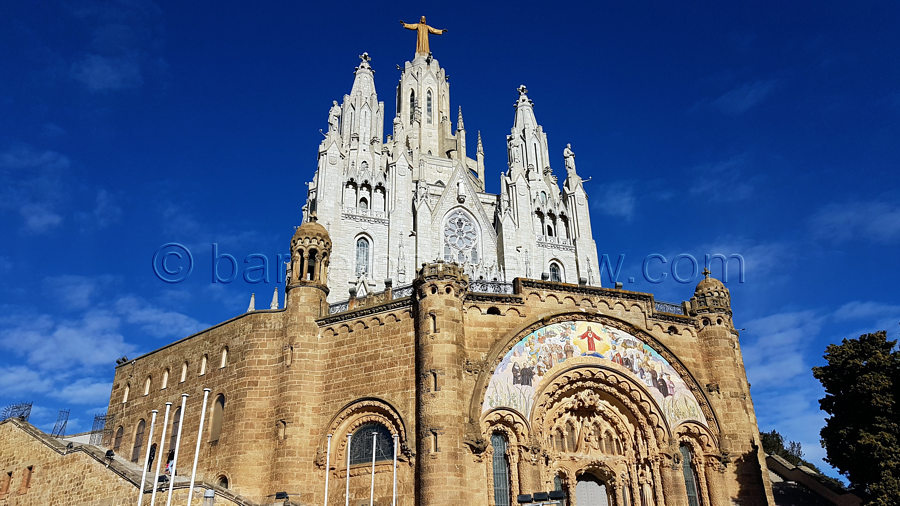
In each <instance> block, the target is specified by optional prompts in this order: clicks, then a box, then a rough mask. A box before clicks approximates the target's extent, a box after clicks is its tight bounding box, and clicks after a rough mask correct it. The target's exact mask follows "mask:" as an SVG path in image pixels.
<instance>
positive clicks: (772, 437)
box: [759, 429, 815, 468]
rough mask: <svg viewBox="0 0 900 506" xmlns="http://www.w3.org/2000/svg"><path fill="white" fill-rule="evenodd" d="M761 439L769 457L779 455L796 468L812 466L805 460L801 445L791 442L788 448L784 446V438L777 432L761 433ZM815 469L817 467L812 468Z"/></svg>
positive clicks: (773, 430)
mask: <svg viewBox="0 0 900 506" xmlns="http://www.w3.org/2000/svg"><path fill="white" fill-rule="evenodd" d="M759 437H760V439H761V440H762V446H763V450H764V451H765V452H766V453H768V454H769V455H778V456H779V457H781V458H783V459H784V460H786V461H788V462H790V463H791V464H793V465H795V466H807V467H809V466H811V464H810V463H809V462H806V461H805V460H803V448H802V447H801V446H800V443H798V442H796V441H791V442H789V443H788V446H785V445H784V436H782V435H781V434H780V433H779V432H778V431H777V430H775V429H772V431H771V432H760V433H759ZM812 467H813V468H814V467H815V466H812Z"/></svg>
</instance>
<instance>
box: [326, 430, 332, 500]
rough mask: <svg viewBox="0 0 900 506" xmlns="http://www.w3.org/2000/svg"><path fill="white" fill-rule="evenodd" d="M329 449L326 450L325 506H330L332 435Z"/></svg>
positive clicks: (329, 438)
mask: <svg viewBox="0 0 900 506" xmlns="http://www.w3.org/2000/svg"><path fill="white" fill-rule="evenodd" d="M327 439H328V442H327V443H325V444H326V445H328V448H327V449H326V450H325V506H328V476H329V475H330V474H331V434H329V435H328V438H327Z"/></svg>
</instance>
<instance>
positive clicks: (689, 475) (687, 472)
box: [680, 444, 700, 506]
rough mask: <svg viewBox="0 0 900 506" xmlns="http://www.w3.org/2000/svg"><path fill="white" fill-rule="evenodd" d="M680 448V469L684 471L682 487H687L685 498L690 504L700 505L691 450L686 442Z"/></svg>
mask: <svg viewBox="0 0 900 506" xmlns="http://www.w3.org/2000/svg"><path fill="white" fill-rule="evenodd" d="M680 450H681V469H682V471H683V472H684V488H685V489H687V499H688V504H689V505H690V506H700V497H699V494H698V493H697V482H698V480H697V473H696V472H695V471H694V466H693V465H692V463H691V458H692V457H693V452H691V449H690V447H688V445H686V444H682V445H681V447H680Z"/></svg>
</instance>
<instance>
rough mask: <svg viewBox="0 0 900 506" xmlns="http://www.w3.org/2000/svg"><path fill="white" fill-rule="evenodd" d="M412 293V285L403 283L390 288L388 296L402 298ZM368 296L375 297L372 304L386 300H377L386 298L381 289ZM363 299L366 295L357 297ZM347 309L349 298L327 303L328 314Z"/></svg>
mask: <svg viewBox="0 0 900 506" xmlns="http://www.w3.org/2000/svg"><path fill="white" fill-rule="evenodd" d="M412 293H413V286H412V285H403V286H400V287H397V288H396V289H394V290H391V298H390V300H394V299H402V298H403V297H409V296H410V295H412ZM368 297H372V298H374V299H375V302H374V304H381V303H382V302H385V301H386V300H385V301H379V300H378V299H379V298H382V299H386V298H385V297H384V292H383V291H381V292H376V293H373V294H370V295H369V296H368ZM365 299H367V297H360V298H359V300H360V301H363V300H365ZM367 305H373V304H371V303H370V304H367ZM349 309H350V300H349V299H348V300H343V301H340V302H335V303H334V304H329V305H328V314H337V313H343V312H344V311H348V310H349Z"/></svg>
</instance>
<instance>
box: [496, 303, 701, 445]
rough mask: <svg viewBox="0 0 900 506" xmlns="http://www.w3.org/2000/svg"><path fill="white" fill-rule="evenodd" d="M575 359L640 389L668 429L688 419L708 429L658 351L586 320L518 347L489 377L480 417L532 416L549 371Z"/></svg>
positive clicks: (539, 333)
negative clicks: (496, 412)
mask: <svg viewBox="0 0 900 506" xmlns="http://www.w3.org/2000/svg"><path fill="white" fill-rule="evenodd" d="M577 357H586V358H589V359H592V360H596V362H597V364H598V365H603V366H605V367H607V368H610V369H612V370H615V371H618V372H620V373H624V374H626V375H628V376H630V377H632V378H633V379H635V380H636V381H637V382H639V383H640V384H643V385H644V386H645V387H646V390H647V391H648V392H649V393H650V395H651V396H652V397H653V399H654V400H656V402H657V404H659V406H660V408H662V411H663V413H664V414H665V416H666V420H667V421H668V423H669V426H670V427H675V426H677V425H678V424H680V423H681V422H684V421H687V420H694V421H698V422H701V423H703V424H704V425H705V424H706V417H705V416H704V415H703V412H702V411H701V410H700V405H699V404H698V402H697V399H696V398H695V397H694V395H693V393H691V391H690V389H689V388H688V386H687V384H686V383H685V382H684V380H683V379H681V376H679V374H678V373H677V372H675V369H674V368H673V367H672V366H671V364H669V362H668V361H667V360H666V359H665V358H663V357H662V356H661V355H660V354H659V353H657V352H656V350H654V349H653V348H651V347H650V346H649V345H647V344H646V343H644V342H643V341H641V340H640V339H638V338H637V337H635V336H633V335H631V334H628V333H626V332H623V331H621V330H619V329H616V328H613V327H609V326H606V325H603V324H600V323H597V322H586V321H568V322H561V323H554V324H552V325H548V326H546V327H542V328H540V329H538V330H535V331H534V332H532V333H530V334H528V335H527V336H525V337H524V338H522V339H521V340H520V341H519V342H518V343H516V344H515V345H514V346H513V347H512V349H511V350H509V352H508V353H507V354H506V355H505V356H504V357H503V360H502V361H501V362H500V365H499V366H497V369H495V370H494V374H493V376H491V380H490V382H489V383H488V389H487V394H486V395H485V398H484V403H483V404H482V412H486V411H489V410H492V409H496V408H510V409H514V410H516V411H518V412H520V413H522V414H523V415H525V416H526V417H528V416H530V415H531V408H532V406H533V405H534V400H535V393H536V392H537V390H538V387H539V386H540V383H541V381H542V380H543V379H544V377H545V376H546V375H547V373H548V371H550V370H551V369H553V368H554V367H555V366H557V365H559V364H562V363H564V362H566V361H567V360H570V359H573V358H577Z"/></svg>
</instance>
